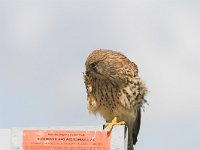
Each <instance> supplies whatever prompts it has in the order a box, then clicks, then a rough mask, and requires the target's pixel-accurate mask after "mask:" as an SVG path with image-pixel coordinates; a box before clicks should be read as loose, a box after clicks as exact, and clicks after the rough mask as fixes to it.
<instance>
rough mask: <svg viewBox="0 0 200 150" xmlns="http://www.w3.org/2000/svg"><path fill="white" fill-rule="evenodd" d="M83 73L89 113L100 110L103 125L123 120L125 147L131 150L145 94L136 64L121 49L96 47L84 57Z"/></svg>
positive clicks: (138, 125)
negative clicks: (125, 135) (126, 141)
mask: <svg viewBox="0 0 200 150" xmlns="http://www.w3.org/2000/svg"><path fill="white" fill-rule="evenodd" d="M83 77H84V83H85V87H86V91H87V108H88V110H89V113H91V114H94V115H96V114H100V115H101V116H102V117H103V118H104V119H105V120H106V123H105V126H109V125H111V126H113V125H119V124H121V125H123V124H125V125H126V126H127V127H128V150H134V147H133V146H134V145H135V144H136V142H137V136H138V133H139V130H140V124H141V110H142V108H143V105H144V103H146V99H145V96H146V94H147V87H146V85H145V83H144V82H143V81H142V80H141V78H140V77H139V74H138V67H137V65H136V64H135V63H134V62H132V61H131V60H129V59H128V58H127V57H126V56H125V55H124V54H122V53H121V52H118V51H114V50H107V49H97V50H94V51H92V52H91V53H90V54H89V56H88V57H87V59H86V62H85V72H84V73H83ZM111 128H112V127H111Z"/></svg>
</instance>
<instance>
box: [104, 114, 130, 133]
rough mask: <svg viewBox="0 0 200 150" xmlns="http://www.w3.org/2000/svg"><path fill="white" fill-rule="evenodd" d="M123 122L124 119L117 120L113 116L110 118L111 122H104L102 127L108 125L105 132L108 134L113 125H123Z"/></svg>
mask: <svg viewBox="0 0 200 150" xmlns="http://www.w3.org/2000/svg"><path fill="white" fill-rule="evenodd" d="M125 124H126V123H125V122H124V121H120V122H117V117H115V118H114V119H113V120H112V122H106V123H105V124H104V127H108V126H109V128H108V130H107V132H108V133H109V134H110V133H111V131H112V128H113V126H114V125H125Z"/></svg>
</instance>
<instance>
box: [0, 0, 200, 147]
mask: <svg viewBox="0 0 200 150" xmlns="http://www.w3.org/2000/svg"><path fill="white" fill-rule="evenodd" d="M99 48H107V49H113V50H118V51H121V52H122V53H124V54H125V55H127V56H128V57H129V58H130V59H131V60H132V61H134V62H136V64H137V65H138V67H139V71H140V75H141V77H142V79H143V80H144V81H145V82H146V84H147V86H148V88H149V94H148V97H147V100H148V102H149V106H148V105H146V107H145V112H143V118H142V126H141V132H140V134H139V141H138V143H137V146H136V148H137V149H138V150H139V149H140V150H180V149H181V150H188V149H191V150H198V149H200V144H199V139H200V138H199V136H200V92H199V89H200V87H199V86H200V78H199V77H200V59H199V57H200V1H199V0H137V1H136V0H130V1H127V0H121V1H119V0H84V1H83V0H0V128H11V127H23V126H26V127H29V126H77V125H78V126H79V125H84V126H85V125H90V126H91V125H102V124H103V122H104V121H103V119H101V117H98V116H97V117H94V116H92V115H89V114H88V111H87V109H86V90H85V87H84V83H83V78H82V72H83V71H84V69H85V68H84V63H85V60H86V58H87V56H88V54H89V53H90V52H91V51H92V50H94V49H99Z"/></svg>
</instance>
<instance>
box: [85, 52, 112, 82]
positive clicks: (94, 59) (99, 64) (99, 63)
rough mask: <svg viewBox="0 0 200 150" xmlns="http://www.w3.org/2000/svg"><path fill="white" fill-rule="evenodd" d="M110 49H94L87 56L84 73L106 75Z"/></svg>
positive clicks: (99, 76)
mask: <svg viewBox="0 0 200 150" xmlns="http://www.w3.org/2000/svg"><path fill="white" fill-rule="evenodd" d="M111 53H112V51H111V50H95V51H93V52H92V53H91V54H90V55H89V56H88V58H87V60H86V62H85V67H86V71H85V74H86V75H88V76H91V77H97V78H103V77H105V76H106V75H107V73H108V69H112V68H110V67H111V65H110V63H109V62H110V61H109V58H110V56H112V55H111Z"/></svg>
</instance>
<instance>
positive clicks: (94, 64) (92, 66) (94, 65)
mask: <svg viewBox="0 0 200 150" xmlns="http://www.w3.org/2000/svg"><path fill="white" fill-rule="evenodd" d="M97 64H98V62H97V61H94V62H93V63H91V64H90V66H91V68H95V67H96V65H97Z"/></svg>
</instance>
